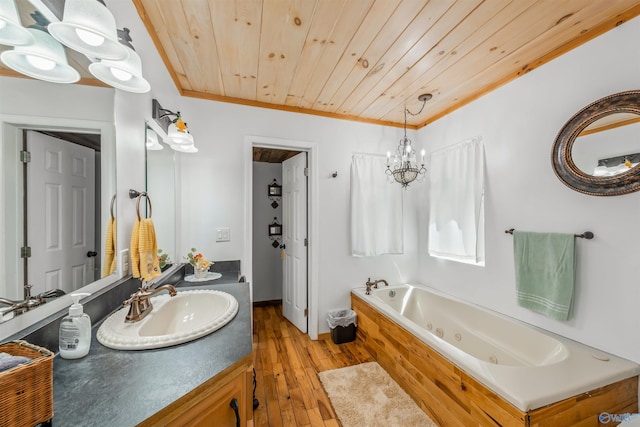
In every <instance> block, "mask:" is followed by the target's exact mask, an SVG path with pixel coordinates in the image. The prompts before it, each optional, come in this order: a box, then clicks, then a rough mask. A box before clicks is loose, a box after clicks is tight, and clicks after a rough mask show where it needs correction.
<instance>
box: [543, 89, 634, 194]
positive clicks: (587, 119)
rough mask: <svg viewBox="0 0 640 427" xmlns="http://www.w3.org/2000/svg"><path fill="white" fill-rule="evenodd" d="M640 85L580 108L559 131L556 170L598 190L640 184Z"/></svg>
mask: <svg viewBox="0 0 640 427" xmlns="http://www.w3.org/2000/svg"><path fill="white" fill-rule="evenodd" d="M638 135H640V91H637V90H636V91H628V92H621V93H616V94H613V95H610V96H607V97H604V98H602V99H599V100H597V101H595V102H593V103H591V104H589V105H588V106H586V107H584V108H583V109H581V110H580V111H578V112H577V113H576V114H575V115H574V116H573V117H571V119H569V121H568V122H567V123H566V124H565V125H564V127H563V128H562V129H561V130H560V132H559V133H558V136H557V137H556V140H555V143H554V145H553V154H552V156H553V157H552V161H553V170H554V171H555V173H556V175H557V177H558V178H559V179H560V180H561V181H562V182H563V183H564V184H565V185H567V186H568V187H569V188H571V189H573V190H576V191H579V192H581V193H585V194H589V195H593V196H616V195H621V194H627V193H631V192H634V191H638V190H640V167H638V166H637V165H638V163H640V138H638Z"/></svg>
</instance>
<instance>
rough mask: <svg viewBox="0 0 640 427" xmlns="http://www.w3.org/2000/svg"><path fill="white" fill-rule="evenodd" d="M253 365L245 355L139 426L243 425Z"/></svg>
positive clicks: (250, 398) (250, 397) (250, 399)
mask: <svg viewBox="0 0 640 427" xmlns="http://www.w3.org/2000/svg"><path fill="white" fill-rule="evenodd" d="M252 367H253V365H252V356H251V355H248V356H246V357H245V358H243V359H241V360H240V361H238V362H237V363H235V364H234V365H232V366H230V367H229V368H227V369H225V370H224V371H222V372H221V373H220V374H218V375H216V376H215V377H213V378H211V379H210V380H209V381H207V382H206V383H204V384H202V385H201V386H200V387H198V388H196V389H195V390H193V391H191V392H190V393H189V394H187V395H185V396H183V397H182V398H180V399H179V400H177V401H176V402H174V403H173V404H171V405H169V406H167V407H166V408H165V409H163V410H161V411H160V412H158V413H156V414H154V415H153V416H151V417H149V418H148V419H146V420H145V421H143V422H142V423H141V424H139V426H170V427H178V426H179V427H183V426H190V427H199V426H203V427H204V426H207V427H210V426H216V427H227V426H228V427H236V426H246V425H247V422H248V421H249V420H250V419H252V414H253V406H252V403H253V395H252V389H251V388H250V387H249V385H250V384H252V381H253V369H252ZM232 402H234V404H233V405H232ZM233 406H235V407H237V415H236V410H235V409H234V407H233ZM238 419H239V421H238Z"/></svg>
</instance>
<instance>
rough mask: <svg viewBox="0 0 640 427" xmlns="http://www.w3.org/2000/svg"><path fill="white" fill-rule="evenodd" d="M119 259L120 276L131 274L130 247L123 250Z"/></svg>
mask: <svg viewBox="0 0 640 427" xmlns="http://www.w3.org/2000/svg"><path fill="white" fill-rule="evenodd" d="M118 260H119V264H118V270H119V271H120V277H124V276H126V275H128V274H129V249H123V250H121V251H120V256H119V257H118Z"/></svg>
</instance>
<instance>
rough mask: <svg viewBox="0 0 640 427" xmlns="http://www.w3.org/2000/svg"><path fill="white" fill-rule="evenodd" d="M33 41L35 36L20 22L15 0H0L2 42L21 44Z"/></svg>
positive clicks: (0, 39)
mask: <svg viewBox="0 0 640 427" xmlns="http://www.w3.org/2000/svg"><path fill="white" fill-rule="evenodd" d="M29 43H33V36H32V35H31V33H29V31H27V29H26V28H24V27H23V26H22V24H21V23H20V18H19V17H18V8H17V7H16V3H15V1H14V0H0V44H6V45H9V46H21V45H26V44H29Z"/></svg>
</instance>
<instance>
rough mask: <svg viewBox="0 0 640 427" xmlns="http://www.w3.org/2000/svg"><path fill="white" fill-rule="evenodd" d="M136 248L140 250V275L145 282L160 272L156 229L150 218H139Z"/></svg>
mask: <svg viewBox="0 0 640 427" xmlns="http://www.w3.org/2000/svg"><path fill="white" fill-rule="evenodd" d="M138 250H139V251H140V277H142V280H144V281H145V282H148V281H149V280H152V279H154V278H156V277H158V276H159V275H160V273H161V271H160V262H159V261H158V244H157V242H156V230H155V227H154V226H153V221H152V220H151V218H143V219H141V220H140V230H139V240H138Z"/></svg>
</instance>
